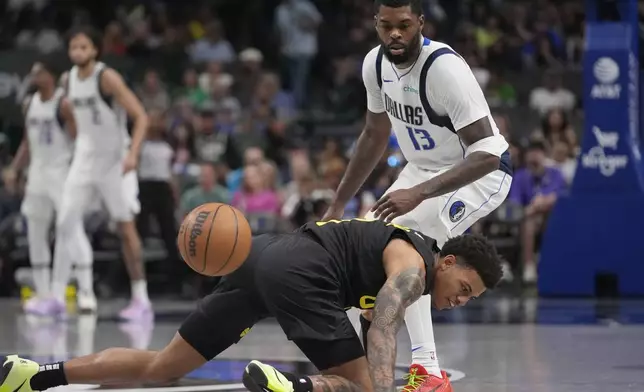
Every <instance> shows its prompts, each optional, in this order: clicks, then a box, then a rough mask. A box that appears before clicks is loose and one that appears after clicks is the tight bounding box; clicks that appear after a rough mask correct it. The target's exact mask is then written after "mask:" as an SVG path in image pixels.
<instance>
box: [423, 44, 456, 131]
mask: <svg viewBox="0 0 644 392" xmlns="http://www.w3.org/2000/svg"><path fill="white" fill-rule="evenodd" d="M444 54H452V55H454V56H459V55H458V53H456V52H455V51H453V50H452V49H450V48H440V49H436V50H435V51H433V52H432V53H431V54H430V55H429V57H427V60H425V64H423V68H422V69H421V71H420V83H419V84H420V102H421V104H422V105H423V109H424V110H425V113H426V114H427V117H428V118H429V122H431V123H432V124H434V125H436V126H439V127H443V128H447V129H449V130H450V131H451V132H453V133H456V129H455V128H454V124H452V120H451V119H450V118H449V116H441V115H439V114H438V113H436V111H434V109H432V107H431V105H430V104H429V98H428V97H427V72H429V68H430V67H431V66H432V64H434V61H436V59H437V58H439V57H440V56H442V55H444ZM459 57H460V56H459Z"/></svg>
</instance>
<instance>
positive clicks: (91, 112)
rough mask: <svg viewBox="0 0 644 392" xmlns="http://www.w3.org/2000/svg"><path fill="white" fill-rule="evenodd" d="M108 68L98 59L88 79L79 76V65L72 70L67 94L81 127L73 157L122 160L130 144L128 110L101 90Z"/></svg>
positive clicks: (110, 160) (77, 123)
mask: <svg viewBox="0 0 644 392" xmlns="http://www.w3.org/2000/svg"><path fill="white" fill-rule="evenodd" d="M106 69H107V66H106V65H105V64H104V63H101V62H97V63H96V65H95V66H94V70H93V72H92V74H91V75H90V76H88V77H86V78H83V79H81V78H80V77H79V75H78V67H73V68H72V69H71V71H70V73H69V85H68V92H67V95H68V97H69V100H70V101H71V103H72V105H73V108H74V118H75V119H76V127H77V129H78V135H77V137H76V147H75V157H74V160H76V159H81V160H85V161H87V160H89V161H93V162H96V161H104V162H105V163H107V162H108V161H109V162H110V163H113V164H115V163H116V162H119V163H120V162H121V161H122V160H123V158H124V156H125V152H126V150H127V147H128V146H129V142H130V137H129V134H128V131H127V115H126V113H125V110H124V109H123V108H122V107H120V106H119V105H118V104H117V103H116V101H115V100H114V99H113V98H112V97H109V96H107V95H106V94H105V93H104V92H103V91H102V90H101V75H102V74H103V72H104V71H105V70H106Z"/></svg>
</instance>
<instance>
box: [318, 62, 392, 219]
mask: <svg viewBox="0 0 644 392" xmlns="http://www.w3.org/2000/svg"><path fill="white" fill-rule="evenodd" d="M377 53H378V51H377V50H376V49H374V50H372V51H371V52H369V54H367V56H366V57H365V59H364V62H363V65H362V80H363V82H364V87H365V90H366V92H367V116H366V117H367V118H366V123H365V126H364V129H363V130H362V133H361V134H360V137H359V138H358V142H357V143H356V148H355V151H354V153H353V156H352V157H351V161H349V166H348V167H347V171H346V172H345V173H344V177H343V178H342V181H341V182H340V186H339V187H338V189H337V191H336V194H335V199H334V200H333V203H331V207H330V208H329V211H328V212H327V213H326V214H325V215H324V218H323V219H322V220H329V219H340V218H342V215H343V214H344V206H345V205H346V204H347V202H348V201H349V200H350V199H351V198H352V197H353V196H355V194H356V192H358V189H360V187H361V186H362V184H364V182H365V181H366V179H367V177H368V176H369V174H371V172H372V171H373V169H374V168H375V167H376V164H377V163H378V160H380V157H381V156H382V154H384V152H385V149H386V148H387V144H388V143H389V135H390V134H391V121H389V117H388V116H387V112H386V111H385V105H384V103H383V101H382V91H381V90H380V86H379V85H378V77H377V75H376V61H377V60H376V57H377Z"/></svg>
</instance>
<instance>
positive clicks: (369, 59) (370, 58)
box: [364, 45, 380, 65]
mask: <svg viewBox="0 0 644 392" xmlns="http://www.w3.org/2000/svg"><path fill="white" fill-rule="evenodd" d="M379 52H380V45H378V46H376V47H375V48H373V49H371V50H370V51H369V52H367V54H366V55H365V56H364V62H365V63H371V64H372V65H375V62H376V58H377V57H378V53H379Z"/></svg>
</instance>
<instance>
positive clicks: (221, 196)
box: [181, 163, 230, 216]
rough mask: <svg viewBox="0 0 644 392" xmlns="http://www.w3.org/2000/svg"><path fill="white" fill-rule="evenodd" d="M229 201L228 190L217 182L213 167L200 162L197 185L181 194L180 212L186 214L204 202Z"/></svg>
mask: <svg viewBox="0 0 644 392" xmlns="http://www.w3.org/2000/svg"><path fill="white" fill-rule="evenodd" d="M229 202H230V196H229V193H228V191H227V190H226V188H224V187H223V186H221V185H219V184H218V183H217V176H216V172H215V167H214V166H213V165H212V164H211V163H202V164H201V165H200V170H199V185H197V186H195V187H193V188H191V189H188V190H187V191H185V192H184V193H183V195H182V196H181V214H182V216H186V215H187V214H188V213H190V211H192V210H193V209H195V208H197V207H199V206H200V205H202V204H205V203H229Z"/></svg>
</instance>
